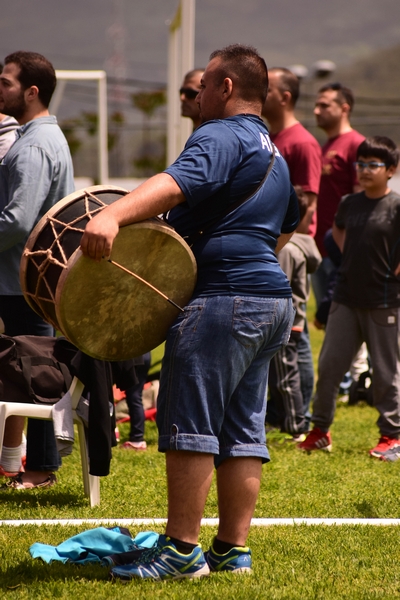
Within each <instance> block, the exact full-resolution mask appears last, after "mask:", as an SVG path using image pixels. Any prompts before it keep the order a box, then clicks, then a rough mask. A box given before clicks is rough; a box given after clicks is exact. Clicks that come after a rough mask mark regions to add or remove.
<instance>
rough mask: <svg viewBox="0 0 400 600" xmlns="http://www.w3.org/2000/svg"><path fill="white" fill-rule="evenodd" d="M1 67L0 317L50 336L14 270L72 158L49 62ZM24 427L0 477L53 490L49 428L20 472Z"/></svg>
mask: <svg viewBox="0 0 400 600" xmlns="http://www.w3.org/2000/svg"><path fill="white" fill-rule="evenodd" d="M4 63H5V64H4V68H3V71H2V73H1V75H0V111H1V112H3V113H5V114H7V115H9V116H12V117H14V118H15V119H16V120H17V121H18V123H19V125H20V126H21V127H20V129H19V130H18V131H17V139H16V141H15V143H14V144H13V146H12V147H11V148H10V150H9V151H8V153H7V154H6V156H5V157H4V158H3V160H2V161H1V163H0V316H1V317H2V319H3V321H4V325H5V333H6V334H7V335H11V336H14V335H54V330H53V328H52V326H51V325H48V324H47V323H45V322H44V321H43V320H42V319H41V318H40V317H39V316H38V315H37V314H36V313H35V312H34V311H33V310H32V309H31V308H30V307H29V305H28V304H27V303H26V302H25V299H24V297H23V295H22V291H21V286H20V282H19V265H20V260H21V256H22V252H23V249H24V246H25V243H26V240H27V238H28V236H29V234H30V232H31V231H32V229H33V227H34V226H35V225H36V223H37V222H38V221H39V220H40V218H41V217H42V216H43V215H44V214H45V213H46V212H47V211H48V210H49V209H50V208H51V207H52V206H53V204H55V203H56V202H58V201H59V200H61V199H62V198H64V197H65V196H67V195H68V194H70V193H71V192H73V191H74V180H73V167H72V160H71V155H70V152H69V148H68V144H67V141H66V139H65V137H64V135H63V133H62V131H61V129H60V128H59V126H58V125H57V120H56V118H55V117H54V116H50V114H49V111H48V106H49V103H50V99H51V97H52V94H53V92H54V89H55V87H56V74H55V71H54V68H53V66H52V65H51V63H50V62H49V61H48V60H47V59H46V58H45V57H44V56H42V55H40V54H37V53H35V52H15V53H13V54H10V55H9V56H7V57H6V59H5V61H4ZM23 422H24V420H23V418H22V417H16V416H14V417H10V418H9V419H8V420H7V425H6V432H5V436H4V446H3V452H2V456H1V457H0V465H1V467H0V468H1V470H0V474H1V475H3V476H4V475H12V474H14V475H16V477H15V478H14V479H13V480H12V481H11V482H9V483H8V484H7V485H8V487H11V488H17V489H21V488H24V489H25V488H33V487H44V486H46V485H52V484H53V483H54V481H55V476H54V473H53V472H54V471H55V470H57V469H58V467H59V465H60V458H59V455H58V452H57V448H56V443H55V438H54V430H53V424H52V423H51V422H47V421H40V420H35V419H31V420H29V422H28V436H27V440H28V441H27V459H26V467H25V472H24V473H18V472H19V471H20V465H21V450H20V447H19V446H20V444H21V434H22V429H23Z"/></svg>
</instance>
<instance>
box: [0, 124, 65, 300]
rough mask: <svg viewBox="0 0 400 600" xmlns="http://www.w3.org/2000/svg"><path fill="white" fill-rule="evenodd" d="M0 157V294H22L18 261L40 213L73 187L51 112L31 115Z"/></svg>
mask: <svg viewBox="0 0 400 600" xmlns="http://www.w3.org/2000/svg"><path fill="white" fill-rule="evenodd" d="M16 135H17V139H16V141H15V142H14V144H13V145H12V146H11V148H10V150H9V151H8V152H7V154H6V156H5V157H4V158H3V160H2V161H1V162H0V295H7V296H8V295H22V291H21V286H20V282H19V265H20V261H21V256H22V252H23V249H24V246H25V243H26V240H27V238H28V236H29V234H30V233H31V231H32V229H33V227H34V226H35V225H36V223H37V222H38V221H39V220H40V219H41V217H42V216H43V215H44V214H45V213H46V212H47V211H48V210H49V209H50V208H51V207H52V206H53V205H54V204H55V203H56V202H58V201H59V200H61V199H62V198H64V197H65V196H67V195H68V194H70V193H72V192H73V191H74V179H73V166H72V160H71V155H70V152H69V148H68V144H67V140H66V139H65V137H64V134H63V133H62V131H61V129H60V128H59V126H58V125H57V119H56V117H54V116H44V117H39V118H36V119H33V120H32V121H29V122H28V123H26V124H25V125H22V126H21V127H20V129H18V130H17V133H16Z"/></svg>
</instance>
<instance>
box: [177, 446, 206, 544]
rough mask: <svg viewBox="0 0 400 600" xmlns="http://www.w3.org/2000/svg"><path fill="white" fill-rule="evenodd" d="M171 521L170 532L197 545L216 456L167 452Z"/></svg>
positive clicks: (179, 538) (180, 451) (184, 540)
mask: <svg viewBox="0 0 400 600" xmlns="http://www.w3.org/2000/svg"><path fill="white" fill-rule="evenodd" d="M166 463H167V487H168V523H167V528H166V535H168V536H170V537H173V538H176V539H178V540H181V541H183V542H189V543H190V544H197V539H198V536H199V532H200V522H201V518H202V516H203V511H204V506H205V503H206V500H207V494H208V491H209V489H210V485H211V481H212V476H213V471H214V456H213V455H212V454H203V453H200V452H187V451H183V450H170V451H168V452H166Z"/></svg>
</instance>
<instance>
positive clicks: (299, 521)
mask: <svg viewBox="0 0 400 600" xmlns="http://www.w3.org/2000/svg"><path fill="white" fill-rule="evenodd" d="M166 522H167V519H32V520H22V519H21V520H15V521H11V520H10V521H0V526H2V525H9V526H13V527H19V526H21V525H84V524H88V525H94V526H96V527H99V526H102V525H121V526H123V527H126V526H127V525H131V526H136V525H140V526H141V525H164V524H165V523H166ZM201 524H202V525H209V526H210V525H212V526H215V525H218V519H202V521H201ZM251 524H252V526H253V527H269V526H271V525H379V526H387V525H400V519H310V518H293V519H252V521H251Z"/></svg>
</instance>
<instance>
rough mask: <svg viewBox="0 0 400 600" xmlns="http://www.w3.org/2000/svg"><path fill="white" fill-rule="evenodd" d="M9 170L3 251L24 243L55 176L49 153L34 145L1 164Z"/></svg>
mask: <svg viewBox="0 0 400 600" xmlns="http://www.w3.org/2000/svg"><path fill="white" fill-rule="evenodd" d="M1 168H2V169H7V171H8V173H7V177H8V190H7V191H8V198H7V199H4V198H2V202H4V200H5V202H4V204H5V206H4V208H3V210H2V211H1V212H0V252H3V251H4V250H8V248H11V247H12V246H14V245H15V244H18V243H19V242H21V241H23V240H24V239H25V238H26V236H27V235H29V233H30V232H31V231H32V228H33V226H34V225H35V222H36V220H37V218H38V215H39V213H40V211H41V209H42V207H43V203H44V201H45V199H46V197H47V195H48V193H49V190H50V186H51V181H52V177H53V169H52V164H51V161H50V160H49V158H48V157H47V155H46V153H45V152H43V151H42V150H41V149H40V148H38V147H35V146H32V147H26V148H22V149H21V151H20V152H18V154H16V155H15V156H14V157H12V158H11V159H10V160H8V161H6V162H5V164H2V166H1Z"/></svg>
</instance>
